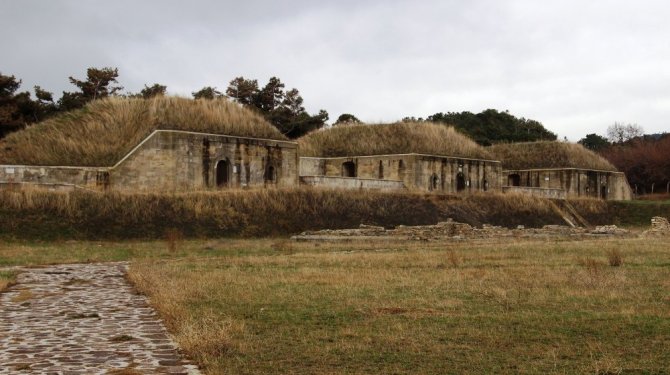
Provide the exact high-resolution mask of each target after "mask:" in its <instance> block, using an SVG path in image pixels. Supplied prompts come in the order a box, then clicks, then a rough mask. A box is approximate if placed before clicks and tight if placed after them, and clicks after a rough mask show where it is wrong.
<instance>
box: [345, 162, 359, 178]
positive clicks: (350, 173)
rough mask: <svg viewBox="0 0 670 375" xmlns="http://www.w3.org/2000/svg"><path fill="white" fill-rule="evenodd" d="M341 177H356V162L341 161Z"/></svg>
mask: <svg viewBox="0 0 670 375" xmlns="http://www.w3.org/2000/svg"><path fill="white" fill-rule="evenodd" d="M342 177H356V164H354V162H353V161H347V162H344V163H342Z"/></svg>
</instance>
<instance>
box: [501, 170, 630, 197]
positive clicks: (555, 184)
mask: <svg viewBox="0 0 670 375" xmlns="http://www.w3.org/2000/svg"><path fill="white" fill-rule="evenodd" d="M503 175H504V176H505V177H504V181H503V185H504V186H509V187H511V188H512V189H511V190H514V188H515V187H518V188H524V189H533V190H534V191H535V195H542V194H544V193H548V194H549V193H550V194H551V195H554V193H553V192H551V190H544V191H543V190H542V189H560V190H563V191H564V192H565V197H566V198H577V197H591V198H601V199H607V200H630V199H632V192H631V189H630V186H629V185H628V182H627V181H626V176H625V175H624V174H623V173H621V172H611V171H598V170H587V169H576V168H560V169H525V170H505V171H503ZM517 190H518V189H517ZM548 197H550V196H548Z"/></svg>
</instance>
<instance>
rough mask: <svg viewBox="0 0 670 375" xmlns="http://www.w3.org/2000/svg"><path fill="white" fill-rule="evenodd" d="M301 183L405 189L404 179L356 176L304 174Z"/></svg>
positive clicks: (353, 187) (376, 188)
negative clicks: (392, 179)
mask: <svg viewBox="0 0 670 375" xmlns="http://www.w3.org/2000/svg"><path fill="white" fill-rule="evenodd" d="M300 183H302V184H305V185H309V186H321V187H329V188H337V189H365V190H382V191H395V190H403V189H405V184H403V182H402V181H391V180H379V179H369V178H356V177H331V176H303V177H300Z"/></svg>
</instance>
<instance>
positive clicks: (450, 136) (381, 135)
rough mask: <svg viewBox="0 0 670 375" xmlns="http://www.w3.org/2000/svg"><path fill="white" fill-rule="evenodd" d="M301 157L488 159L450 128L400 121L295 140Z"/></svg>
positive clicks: (337, 129) (336, 129)
mask: <svg viewBox="0 0 670 375" xmlns="http://www.w3.org/2000/svg"><path fill="white" fill-rule="evenodd" d="M298 144H299V152H300V155H301V156H321V157H337V156H365V155H383V154H406V153H420V154H433V155H445V156H461V157H465V158H474V159H492V156H491V154H490V153H489V152H488V151H487V150H486V149H484V148H483V147H481V146H479V145H478V144H476V143H475V142H474V141H472V140H471V139H470V138H468V137H467V136H465V135H463V134H461V133H459V132H458V131H456V130H455V129H454V128H452V127H448V126H445V125H437V124H433V123H423V122H421V123H409V122H401V123H395V124H383V125H349V126H336V127H332V128H328V129H323V130H317V131H314V132H311V133H309V134H307V135H305V136H304V137H302V138H300V139H299V140H298Z"/></svg>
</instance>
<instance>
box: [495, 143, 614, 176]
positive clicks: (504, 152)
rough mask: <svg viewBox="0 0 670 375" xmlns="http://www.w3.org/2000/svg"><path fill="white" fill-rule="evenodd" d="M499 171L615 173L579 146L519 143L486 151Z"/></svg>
mask: <svg viewBox="0 0 670 375" xmlns="http://www.w3.org/2000/svg"><path fill="white" fill-rule="evenodd" d="M488 149H489V150H490V152H491V153H492V154H493V155H494V157H495V158H496V159H497V160H500V161H502V165H503V169H534V168H583V169H597V170H605V171H616V168H615V167H614V166H613V165H612V164H610V162H608V161H607V160H605V159H604V158H603V157H601V156H599V155H597V154H596V153H594V152H592V151H590V150H587V149H586V148H584V147H583V146H582V145H580V144H576V143H566V142H552V141H542V142H523V143H509V144H498V145H493V146H491V147H489V148H488Z"/></svg>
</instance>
